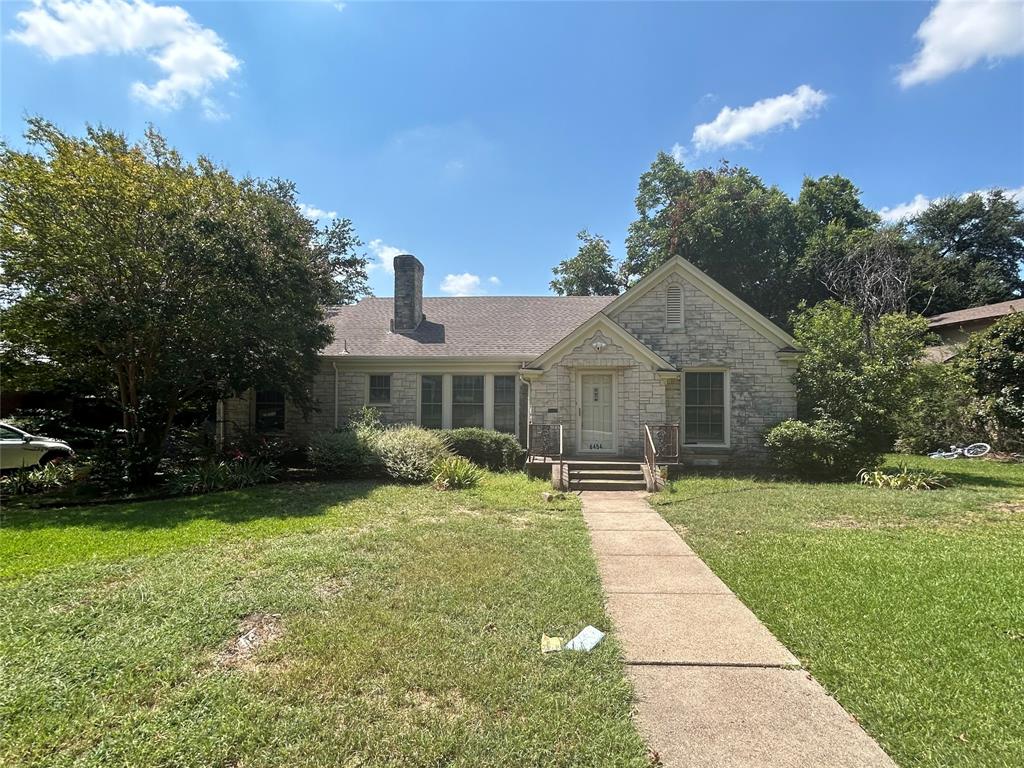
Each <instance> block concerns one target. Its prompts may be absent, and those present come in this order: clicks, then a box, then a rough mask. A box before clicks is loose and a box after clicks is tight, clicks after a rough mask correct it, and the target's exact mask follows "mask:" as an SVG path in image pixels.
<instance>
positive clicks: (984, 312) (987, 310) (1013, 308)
mask: <svg viewBox="0 0 1024 768" xmlns="http://www.w3.org/2000/svg"><path fill="white" fill-rule="evenodd" d="M1014 312H1024V299H1011V300H1010V301H1001V302H999V303H998V304H986V305H985V306H983V307H971V308H969V309H958V310H956V311H955V312H944V313H942V314H941V315H934V316H933V317H929V318H928V327H929V328H942V327H945V326H949V325H960V324H961V323H975V322H978V321H979V320H995V319H996V318H999V317H1003V316H1004V315H1010V314H1013V313H1014Z"/></svg>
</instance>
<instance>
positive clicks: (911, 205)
mask: <svg viewBox="0 0 1024 768" xmlns="http://www.w3.org/2000/svg"><path fill="white" fill-rule="evenodd" d="M1003 191H1004V192H1005V193H1006V196H1007V197H1009V198H1011V199H1013V200H1016V201H1017V202H1018V203H1021V204H1024V187H1016V188H1014V189H1003ZM989 192H991V190H989V189H977V190H975V191H974V192H964V194H962V195H960V197H961V199H962V198H965V197H967V196H968V195H973V194H979V195H987V194H988V193H989ZM942 199H944V198H943V197H941V196H940V197H932V198H929V197H925V196H924V195H922V194H920V193H919V194H916V195H914V199H913V200H911V201H910V202H908V203H900V204H899V205H894V206H892V207H891V208H882V209H880V210H879V211H878V215H879V216H881V217H882V221H884V222H886V223H887V224H895V223H897V222H899V221H903V220H904V219H909V218H913V217H914V216H917V215H918V214H919V213H922V212H923V211H924V210H925V209H926V208H927V207H928V206H929V205H931V204H932V203H934V202H936V201H938V200H942Z"/></svg>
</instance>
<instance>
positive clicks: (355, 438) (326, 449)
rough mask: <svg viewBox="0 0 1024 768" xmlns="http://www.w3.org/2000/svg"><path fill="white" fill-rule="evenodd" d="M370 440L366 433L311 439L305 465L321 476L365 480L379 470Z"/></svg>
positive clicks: (350, 431) (347, 431) (347, 432)
mask: <svg viewBox="0 0 1024 768" xmlns="http://www.w3.org/2000/svg"><path fill="white" fill-rule="evenodd" d="M373 440H374V433H373V432H372V431H371V430H367V429H359V430H353V429H344V430H340V431H338V432H324V433H321V434H318V435H314V436H313V439H312V440H311V441H310V443H309V451H308V455H309V463H310V464H312V465H313V467H314V468H316V469H318V470H320V471H321V472H327V473H329V474H333V475H339V476H341V477H368V476H370V475H373V474H374V473H375V471H376V470H378V469H379V468H380V462H379V461H378V459H377V456H376V453H375V452H374V447H373Z"/></svg>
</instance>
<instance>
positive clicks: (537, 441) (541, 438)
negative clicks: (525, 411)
mask: <svg viewBox="0 0 1024 768" xmlns="http://www.w3.org/2000/svg"><path fill="white" fill-rule="evenodd" d="M562 445H563V443H562V425H561V424H531V425H530V429H529V431H528V432H527V438H526V453H527V455H528V456H530V457H531V458H532V457H534V456H537V457H545V458H549V459H560V458H562Z"/></svg>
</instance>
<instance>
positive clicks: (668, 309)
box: [665, 285, 683, 325]
mask: <svg viewBox="0 0 1024 768" xmlns="http://www.w3.org/2000/svg"><path fill="white" fill-rule="evenodd" d="M665 323H666V324H667V325H682V323H683V289H682V288H680V287H679V286H678V285H670V286H669V287H668V296H667V297H666V299H665Z"/></svg>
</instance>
